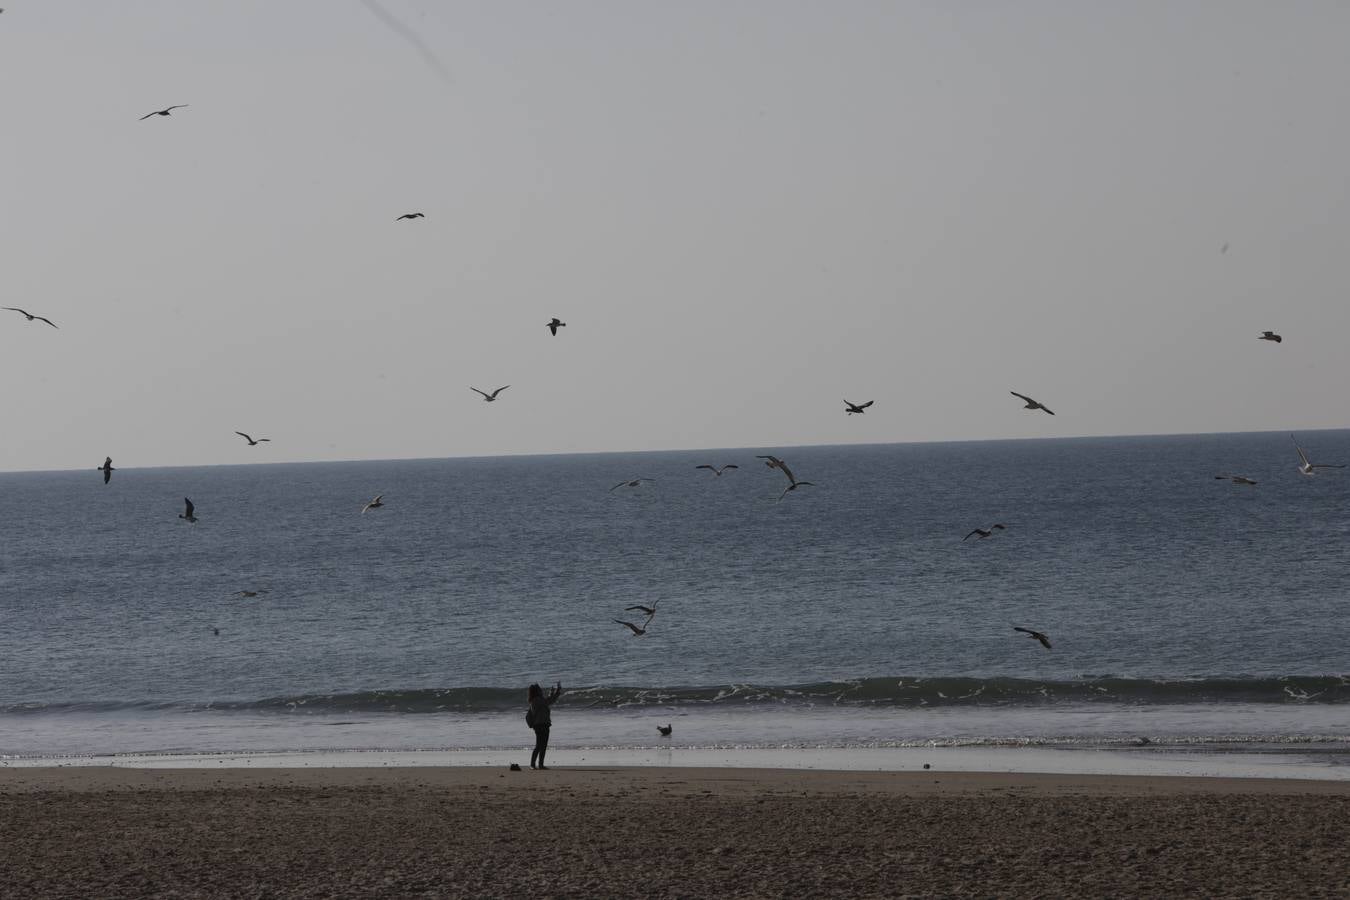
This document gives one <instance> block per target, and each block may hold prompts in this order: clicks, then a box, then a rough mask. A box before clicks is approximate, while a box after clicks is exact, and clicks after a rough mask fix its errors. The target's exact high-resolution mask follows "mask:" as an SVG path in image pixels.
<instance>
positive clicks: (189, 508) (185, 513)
mask: <svg viewBox="0 0 1350 900" xmlns="http://www.w3.org/2000/svg"><path fill="white" fill-rule="evenodd" d="M183 503H185V504H186V505H187V509H185V510H184V511H183V512H180V513H179V514H178V518H180V519H187V520H188V521H189V522H196V521H197V517H196V516H194V515H193V514H192V510H193V509H194V508H195V507H193V505H192V501H191V500H189V499H188V498H186V497H184V498H183Z"/></svg>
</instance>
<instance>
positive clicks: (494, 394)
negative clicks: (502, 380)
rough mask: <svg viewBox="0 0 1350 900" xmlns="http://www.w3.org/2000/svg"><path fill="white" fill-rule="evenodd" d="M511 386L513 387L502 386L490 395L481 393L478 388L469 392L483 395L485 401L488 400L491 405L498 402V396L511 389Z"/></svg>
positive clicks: (485, 392) (472, 388)
mask: <svg viewBox="0 0 1350 900" xmlns="http://www.w3.org/2000/svg"><path fill="white" fill-rule="evenodd" d="M510 386H511V385H509V384H504V385H502V386H501V387H499V388H497V389H496V390H495V391H493V392H492V393H490V394H489V393H488V392H487V391H480V390H478V388H476V387H470V388H469V390H471V391H474V392H476V393H479V394H482V395H483V399H484V400H486V401H487V402H488V403H491V402H492V401H493V400H496V399H497V395H498V394H500V393H501V392H502V391H504V390H506V389H507V388H509V387H510Z"/></svg>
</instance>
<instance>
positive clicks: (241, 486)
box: [0, 431, 1350, 766]
mask: <svg viewBox="0 0 1350 900" xmlns="http://www.w3.org/2000/svg"><path fill="white" fill-rule="evenodd" d="M1299 439H1300V442H1301V443H1302V444H1303V445H1304V447H1305V448H1306V449H1308V451H1309V453H1310V455H1311V456H1312V457H1313V458H1314V459H1322V460H1327V461H1332V462H1335V461H1338V460H1342V459H1344V460H1346V461H1350V432H1347V431H1322V432H1308V433H1305V434H1301V435H1300V436H1299ZM756 453H775V454H777V455H779V456H780V457H782V458H784V459H785V460H786V461H787V462H788V464H789V465H790V466H791V467H792V469H793V471H794V473H795V474H796V475H797V477H798V478H802V479H805V480H809V481H812V482H814V486H813V487H803V488H801V489H799V490H797V491H794V492H792V493H791V494H789V495H787V496H786V497H783V498H782V499H781V500H780V499H779V494H780V492H781V491H782V489H783V487H784V486H785V485H786V480H785V478H784V476H783V475H782V474H781V473H780V472H778V471H776V470H771V469H768V468H766V467H765V466H764V464H763V462H762V461H761V460H757V459H755V454H756ZM1297 461H1298V460H1297V457H1296V455H1295V452H1294V448H1293V444H1292V442H1291V441H1290V437H1289V435H1287V434H1284V433H1257V434H1222V435H1203V436H1167V437H1127V438H1091V439H1067V440H1037V441H994V442H972V443H946V444H907V445H874V446H833V447H800V448H784V449H780V448H765V449H759V450H753V449H726V450H711V451H679V452H659V453H632V454H589V455H572V456H535V457H503V458H481V459H446V460H418V461H392V462H356V463H322V464H294V465H249V466H217V467H200V468H163V469H136V468H132V467H130V464H131V461H130V460H126V461H121V460H119V461H118V462H119V463H125V464H126V466H127V467H126V468H121V467H119V469H118V470H117V471H116V472H115V473H114V475H113V480H112V483H111V484H110V485H108V486H106V487H105V486H104V485H103V483H102V477H101V475H100V474H99V473H97V472H95V471H93V468H92V466H93V463H94V462H97V460H93V461H91V468H90V470H89V471H87V472H60V473H33V474H3V475H0V617H3V619H2V621H0V624H2V625H3V627H0V756H4V757H7V758H10V759H15V758H26V757H52V756H62V755H74V756H101V755H105V754H129V753H141V754H143V753H152V754H153V753H228V752H241V751H242V752H259V751H296V750H316V749H318V750H356V749H362V750H381V751H406V750H414V749H425V750H447V749H466V750H467V749H492V748H507V747H519V746H522V745H527V744H529V743H530V742H531V740H532V736H531V735H530V733H529V732H528V730H526V728H525V725H524V721H523V716H524V694H525V687H526V686H527V685H528V684H529V683H530V682H532V681H539V682H543V683H552V682H553V681H557V680H560V681H562V682H563V684H564V686H565V687H566V688H567V693H566V694H565V695H564V697H563V698H562V700H560V701H559V705H558V706H557V707H556V709H555V713H554V722H555V725H554V729H553V742H552V743H553V747H554V748H555V750H554V753H553V756H554V758H556V760H557V761H558V762H560V763H564V762H565V755H564V754H565V753H566V752H567V751H568V750H569V749H571V750H584V749H585V748H592V749H593V750H599V749H602V748H609V749H614V748H671V747H674V748H688V749H692V748H722V747H730V748H737V747H740V748H759V749H769V748H876V749H885V748H906V747H925V746H927V747H931V746H987V747H1011V748H1015V747H1039V748H1044V747H1047V746H1049V747H1080V748H1089V749H1091V748H1097V749H1102V748H1119V747H1138V746H1143V747H1146V748H1158V749H1159V750H1160V751H1162V750H1168V751H1174V750H1175V749H1176V748H1179V747H1181V748H1185V747H1196V746H1202V747H1209V748H1241V749H1268V748H1279V747H1285V748H1287V747H1291V746H1292V747H1298V748H1301V749H1302V750H1303V751H1306V752H1309V753H1317V754H1320V756H1321V757H1322V758H1325V759H1327V760H1329V761H1330V762H1329V763H1328V764H1329V765H1342V766H1344V765H1346V759H1347V756H1350V615H1347V613H1350V578H1348V577H1347V576H1348V575H1350V470H1346V471H1345V472H1344V473H1343V472H1340V471H1335V470H1333V471H1327V472H1324V473H1322V474H1320V475H1318V476H1316V477H1312V478H1307V477H1303V476H1300V475H1299V474H1298V472H1297V471H1296V470H1295V466H1296V464H1297ZM699 463H712V464H717V465H721V464H724V463H736V464H738V465H739V466H740V468H739V469H736V470H732V471H728V472H727V473H726V474H725V475H723V476H722V477H720V478H718V477H714V476H713V475H712V474H711V473H709V472H708V471H706V470H698V469H695V468H694V466H695V465H697V464H699ZM1218 472H1240V473H1243V474H1246V475H1249V476H1251V477H1253V478H1255V479H1257V480H1258V481H1259V484H1258V485H1256V486H1254V487H1248V486H1240V485H1234V484H1231V483H1229V482H1227V481H1218V480H1215V479H1214V477H1213V476H1214V474H1215V473H1218ZM638 476H642V477H647V478H651V479H653V480H652V481H649V482H644V483H642V484H641V485H640V486H639V487H636V488H629V487H620V488H618V489H617V490H613V491H611V490H610V488H611V486H613V485H614V484H615V483H616V482H619V481H620V480H626V479H630V478H635V477H638ZM376 494H383V495H384V499H385V506H384V507H383V508H381V509H376V510H372V511H370V512H368V513H366V514H364V515H362V514H361V507H362V506H363V504H364V503H365V502H366V501H367V500H368V499H370V498H371V497H373V496H374V495H376ZM184 496H188V497H191V498H192V500H193V502H194V503H195V504H196V512H197V515H198V517H199V518H200V521H199V522H198V523H197V524H196V525H191V524H188V523H187V522H184V521H182V520H180V519H178V518H177V514H178V513H179V512H181V511H182V498H183V497H184ZM994 522H1002V523H1006V524H1007V525H1008V528H1007V529H1006V530H1005V531H1002V532H999V533H996V534H995V535H994V536H993V537H990V538H988V539H986V540H979V539H976V538H971V539H970V540H967V541H963V540H962V537H963V536H964V535H965V534H966V533H967V532H969V531H970V530H971V529H973V528H975V527H976V526H980V527H986V528H987V527H988V526H989V525H990V524H992V523H994ZM243 590H249V591H259V592H260V593H259V595H258V596H256V597H251V598H250V597H243V596H240V595H239V594H238V593H237V592H239V591H243ZM264 591H265V593H261V592H264ZM638 603H641V604H645V605H648V606H650V605H652V604H653V603H656V604H658V606H657V609H658V612H657V614H656V616H655V618H654V619H653V620H652V621H651V623H650V626H649V628H648V633H647V634H646V635H644V636H641V637H638V636H635V635H633V634H632V633H630V632H629V630H628V629H627V628H625V627H624V626H622V625H619V624H616V623H615V622H614V621H613V620H614V619H616V618H617V619H628V620H630V621H636V622H639V623H641V622H642V617H641V614H640V613H633V612H625V611H624V607H625V606H631V605H634V604H638ZM1014 624H1016V625H1024V626H1027V627H1031V628H1035V629H1038V630H1041V631H1044V632H1046V633H1047V634H1048V635H1049V636H1050V639H1051V641H1052V643H1053V645H1054V646H1053V649H1052V650H1046V649H1044V648H1042V647H1041V646H1040V645H1039V644H1037V643H1036V642H1035V641H1034V640H1031V639H1030V638H1028V637H1026V636H1025V635H1022V634H1019V633H1017V632H1014V631H1013V630H1012V625H1014ZM668 722H669V723H672V724H674V726H675V732H674V734H673V735H672V737H670V738H661V737H660V736H658V735H657V733H656V730H655V727H654V726H655V725H657V724H666V723H668Z"/></svg>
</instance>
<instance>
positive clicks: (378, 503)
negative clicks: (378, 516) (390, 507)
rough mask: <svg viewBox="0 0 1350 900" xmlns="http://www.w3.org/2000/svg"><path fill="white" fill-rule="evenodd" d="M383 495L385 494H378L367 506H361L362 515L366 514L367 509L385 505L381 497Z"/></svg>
mask: <svg viewBox="0 0 1350 900" xmlns="http://www.w3.org/2000/svg"><path fill="white" fill-rule="evenodd" d="M383 496H384V494H376V495H375V499H374V500H372V501H370V502H369V503H367V504H366V505H365V506H363V507H361V515H363V516H364V515H365V514H366V510H370V509H379V508H380V507H381V506H384V501H383V500H382V499H380V498H382V497H383Z"/></svg>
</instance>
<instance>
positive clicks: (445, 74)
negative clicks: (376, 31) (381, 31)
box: [361, 0, 454, 84]
mask: <svg viewBox="0 0 1350 900" xmlns="http://www.w3.org/2000/svg"><path fill="white" fill-rule="evenodd" d="M361 2H362V3H363V4H365V7H366V9H368V10H370V12H371V15H373V16H375V18H377V19H379V20H380V21H381V22H383V23H384V24H385V26H386V27H387V28H388V29H389V30H390V31H392V32H394V33H395V34H397V35H398V36H399V37H401V38H403V39H404V40H405V41H407V42H408V43H409V44H412V46H413V49H414V50H416V51H417V54H418V55H419V56H421V57H422V59H423V60H424V61H425V62H426V64H427V65H429V66H431V68H433V69H435V70H436V74H437V75H439V76H440V77H441V80H442V81H444V82H445V83H446V84H453V83H454V79H452V78H451V77H450V70H449V69H447V68H446V67H445V64H444V63H442V62H441V61H440V59H438V58H437V56H436V54H435V53H433V52H432V50H431V48H430V47H428V46H427V45H426V42H425V41H423V40H422V39H421V38H420V37H418V36H417V32H415V31H413V30H412V29H411V28H409V27H408V26H407V25H404V24H403V23H402V22H400V21H399V20H398V19H395V18H394V17H393V16H391V15H389V13H387V12H385V11H384V10H383V9H382V8H380V5H379V4H378V3H376V2H375V0H361Z"/></svg>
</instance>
